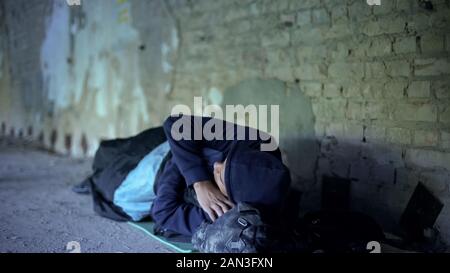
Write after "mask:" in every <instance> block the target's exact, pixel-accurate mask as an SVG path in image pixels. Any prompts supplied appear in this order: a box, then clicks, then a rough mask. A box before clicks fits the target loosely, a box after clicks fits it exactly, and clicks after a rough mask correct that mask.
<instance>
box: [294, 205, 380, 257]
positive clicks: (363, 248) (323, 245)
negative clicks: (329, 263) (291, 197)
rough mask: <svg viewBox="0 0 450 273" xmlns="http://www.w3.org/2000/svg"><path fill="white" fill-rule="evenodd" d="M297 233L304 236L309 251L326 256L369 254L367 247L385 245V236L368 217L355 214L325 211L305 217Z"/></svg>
mask: <svg viewBox="0 0 450 273" xmlns="http://www.w3.org/2000/svg"><path fill="white" fill-rule="evenodd" d="M297 230H299V231H300V233H302V234H303V235H304V239H305V240H306V242H307V244H308V247H309V251H311V252H315V251H321V252H325V253H368V252H369V251H370V250H371V249H368V248H367V247H368V245H367V244H368V243H369V242H371V241H376V242H378V243H380V244H381V243H382V242H383V241H384V239H385V236H384V233H383V231H382V229H381V227H380V226H379V225H378V224H377V222H376V221H375V220H374V219H372V218H371V217H369V216H368V215H365V214H362V213H359V212H352V211H335V210H322V211H317V212H311V213H308V214H306V215H305V216H304V217H303V218H302V219H301V220H300V222H299V225H298V227H297Z"/></svg>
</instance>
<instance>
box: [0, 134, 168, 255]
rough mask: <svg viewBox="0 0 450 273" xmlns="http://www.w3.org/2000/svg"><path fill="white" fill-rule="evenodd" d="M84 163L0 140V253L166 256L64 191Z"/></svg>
mask: <svg viewBox="0 0 450 273" xmlns="http://www.w3.org/2000/svg"><path fill="white" fill-rule="evenodd" d="M90 165H91V161H90V160H74V159H70V158H66V157H62V156H57V155H52V154H49V153H47V152H45V151H41V150H38V149H36V148H35V147H32V145H30V144H25V143H23V142H17V141H13V140H11V139H5V138H3V139H1V138H0V252H69V250H67V249H66V247H67V244H68V243H69V242H71V241H76V242H79V244H80V247H81V252H170V250H169V249H168V248H167V247H165V246H163V245H161V244H160V243H159V242H157V241H155V240H153V239H151V238H150V237H148V236H146V235H144V234H143V233H142V232H141V231H138V230H136V229H134V228H132V227H131V226H129V225H128V224H126V223H117V222H114V221H110V220H108V219H105V218H102V217H99V216H97V215H95V214H94V211H93V209H92V200H91V197H90V196H83V195H77V194H75V193H73V192H72V191H71V190H70V188H71V186H72V185H74V184H76V183H77V182H78V181H80V180H81V179H83V178H84V177H85V176H86V175H87V174H88V173H89V170H90Z"/></svg>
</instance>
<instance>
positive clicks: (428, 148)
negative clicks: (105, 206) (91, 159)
mask: <svg viewBox="0 0 450 273" xmlns="http://www.w3.org/2000/svg"><path fill="white" fill-rule="evenodd" d="M381 2H382V4H381V6H368V5H367V3H366V1H365V0H345V1H340V0H339V1H338V0H336V1H330V0H326V1H325V0H322V1H318V0H302V1H299V0H276V1H273V0H220V1H219V0H218V1H211V0H196V1H192V0H167V1H163V0H111V1H107V0H90V1H87V0H86V1H83V0H82V4H81V6H71V7H69V6H67V5H66V3H65V1H64V0H53V1H51V0H43V1H28V0H4V1H2V2H0V3H1V6H0V7H1V8H0V9H1V12H2V15H3V16H0V30H1V34H0V122H1V123H2V134H14V135H16V136H22V137H31V138H35V139H38V140H40V141H42V142H43V143H44V144H45V145H46V146H47V147H49V148H52V149H54V150H56V151H58V152H60V153H64V154H70V155H72V156H76V157H81V156H92V155H93V153H94V152H95V149H96V148H97V145H98V143H99V141H100V139H102V138H114V137H125V136H129V135H132V134H135V133H137V132H139V131H140V130H143V129H145V128H148V127H150V126H155V125H159V124H161V122H162V121H163V119H164V118H165V117H166V116H167V115H168V114H169V113H170V110H171V108H172V106H174V105H176V104H180V103H181V104H186V105H189V106H193V97H194V96H202V97H203V100H204V102H205V103H210V104H211V103H214V104H219V105H224V104H227V103H254V102H255V101H257V102H258V103H260V104H271V103H273V102H274V101H276V102H279V103H280V109H281V114H282V115H283V116H284V117H283V120H282V122H283V124H284V125H283V127H282V128H281V129H282V132H281V133H282V134H281V136H280V137H281V139H280V140H281V148H282V150H283V151H284V156H285V159H286V160H287V163H288V164H289V165H290V167H291V169H292V170H293V171H292V172H293V178H294V181H295V184H296V185H297V186H298V187H299V188H301V189H302V190H303V191H304V195H303V201H302V208H303V209H307V208H317V207H318V206H319V204H320V189H321V178H322V175H334V176H340V177H344V178H349V179H352V184H351V195H352V201H351V204H352V207H353V208H355V209H359V210H363V211H367V212H371V214H372V215H374V216H375V217H376V219H377V220H379V221H380V222H382V223H383V224H384V225H385V226H386V227H389V228H391V229H395V228H397V227H398V225H397V223H398V220H399V218H400V215H401V212H402V211H403V210H404V208H405V207H406V204H407V202H408V200H409V198H410V196H411V194H412V191H413V190H414V188H415V186H416V185H417V183H419V181H420V182H423V183H424V184H425V185H426V186H427V187H428V188H429V189H430V190H431V191H432V192H433V193H434V194H435V195H436V196H437V197H438V198H439V199H440V200H441V201H442V202H443V203H444V204H445V206H444V209H443V211H442V213H441V215H440V216H439V218H438V221H437V225H436V227H437V228H438V229H440V231H441V233H442V235H443V237H444V238H445V239H446V240H447V241H450V187H449V184H450V182H449V181H450V165H449V164H450V95H449V94H450V91H449V90H450V89H449V86H450V74H449V73H450V60H449V52H450V35H449V34H448V33H449V30H450V23H449V16H448V14H449V11H450V3H449V1H447V0H433V1H432V3H433V10H426V9H424V8H423V7H421V6H420V5H419V4H418V2H417V1H409V0H406V1H405V0H389V1H381ZM269 87H270V88H269ZM302 143H303V144H302ZM305 143H309V144H310V145H305Z"/></svg>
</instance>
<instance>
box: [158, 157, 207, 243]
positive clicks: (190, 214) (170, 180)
mask: <svg viewBox="0 0 450 273" xmlns="http://www.w3.org/2000/svg"><path fill="white" fill-rule="evenodd" d="M159 179H161V180H160V181H159V183H158V185H159V186H158V188H157V192H156V199H155V200H154V201H153V206H152V213H151V214H152V218H153V220H154V221H155V222H156V223H157V224H159V225H160V226H162V227H163V228H164V229H168V230H170V231H174V232H177V233H180V234H183V235H189V236H190V235H192V234H193V233H194V232H195V230H196V229H197V227H198V226H200V224H201V223H202V222H203V221H205V220H209V217H208V216H207V214H206V213H205V212H204V211H203V210H202V209H201V208H200V207H197V206H195V205H193V204H190V203H187V202H186V201H185V200H184V198H183V196H184V192H185V189H186V184H185V182H184V178H183V176H182V175H181V174H180V172H179V170H178V168H177V167H176V165H175V164H174V163H173V162H172V160H169V161H168V162H167V163H166V166H165V167H164V171H163V172H162V173H161V176H160V177H159Z"/></svg>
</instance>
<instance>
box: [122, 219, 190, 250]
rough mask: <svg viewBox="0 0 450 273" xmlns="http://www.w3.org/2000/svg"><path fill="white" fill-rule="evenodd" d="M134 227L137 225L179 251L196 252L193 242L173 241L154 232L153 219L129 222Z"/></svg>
mask: <svg viewBox="0 0 450 273" xmlns="http://www.w3.org/2000/svg"><path fill="white" fill-rule="evenodd" d="M128 224H130V225H131V226H132V227H135V228H137V229H139V230H141V231H143V232H144V233H145V234H147V235H150V237H152V238H154V239H156V240H158V241H159V242H161V243H163V244H164V245H166V246H168V247H170V248H172V249H174V250H175V251H177V252H180V253H191V252H196V251H195V250H194V248H193V247H192V244H191V243H179V242H172V241H169V240H167V238H165V237H162V236H158V235H155V234H154V233H153V226H154V223H153V222H151V221H147V222H128Z"/></svg>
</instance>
